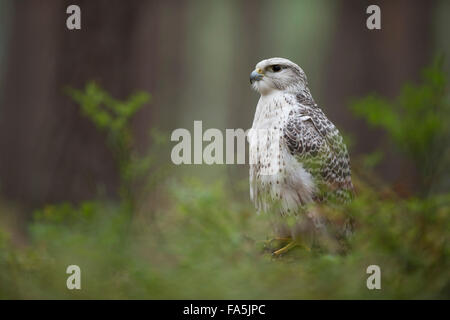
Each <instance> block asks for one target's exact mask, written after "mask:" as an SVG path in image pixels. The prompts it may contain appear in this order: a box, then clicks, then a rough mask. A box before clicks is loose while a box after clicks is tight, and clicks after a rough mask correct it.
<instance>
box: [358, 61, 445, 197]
mask: <svg viewBox="0 0 450 320" xmlns="http://www.w3.org/2000/svg"><path fill="white" fill-rule="evenodd" d="M447 94H448V92H447V79H446V74H445V73H444V72H443V59H442V58H438V59H436V61H435V62H434V63H433V65H432V66H430V67H428V68H426V69H425V70H424V72H423V82H422V84H420V85H412V84H406V85H405V86H404V87H403V89H402V91H401V93H400V95H399V96H398V97H397V98H396V99H395V100H393V101H389V100H387V99H384V98H382V97H379V96H377V95H371V96H368V97H366V98H364V99H361V100H358V101H355V102H353V103H352V106H351V108H352V110H353V111H354V113H355V114H356V115H358V116H360V117H363V118H364V119H366V120H367V122H368V123H369V124H370V125H372V126H375V127H381V128H383V129H384V130H386V132H387V133H388V134H389V136H390V138H391V139H392V141H393V142H394V143H395V145H396V147H397V148H398V149H399V150H400V151H402V152H403V153H405V154H406V155H407V156H408V157H409V158H410V159H411V160H413V161H414V163H415V166H416V168H417V170H418V171H419V173H420V174H421V181H422V184H423V185H422V191H425V190H428V189H429V188H430V184H431V183H432V182H434V179H436V176H437V175H438V174H439V173H440V172H441V171H442V170H446V168H445V166H444V165H443V163H444V161H443V160H445V161H448V160H449V159H448V152H447V151H446V148H442V146H446V145H448V144H449V142H450V131H449V128H450V126H449V125H450V121H449V119H450V101H449V99H448V95H447ZM446 163H447V164H448V162H446Z"/></svg>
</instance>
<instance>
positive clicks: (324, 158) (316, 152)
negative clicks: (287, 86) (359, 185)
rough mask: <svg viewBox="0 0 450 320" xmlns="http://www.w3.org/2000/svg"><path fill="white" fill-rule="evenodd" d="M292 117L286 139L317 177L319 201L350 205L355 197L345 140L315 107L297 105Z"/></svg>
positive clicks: (288, 144) (284, 132)
mask: <svg viewBox="0 0 450 320" xmlns="http://www.w3.org/2000/svg"><path fill="white" fill-rule="evenodd" d="M298 103H299V108H296V109H294V110H293V111H291V112H290V113H289V116H288V119H287V121H286V124H285V126H284V131H283V137H284V141H285V143H286V145H287V147H288V149H289V151H290V153H291V154H292V155H293V156H295V157H296V158H297V159H298V161H300V162H301V163H302V165H303V166H304V167H305V169H306V170H308V171H309V172H310V173H311V175H312V176H313V177H314V179H315V181H316V184H317V185H318V187H319V193H318V194H317V195H316V200H317V201H321V200H324V199H330V197H334V198H337V200H340V201H347V200H348V199H350V198H351V197H352V195H353V185H352V181H351V172H350V158H349V155H348V152H347V148H346V146H345V144H344V141H343V139H342V136H341V135H340V133H339V131H338V129H337V128H336V127H335V126H334V125H333V123H332V122H331V121H330V120H328V119H327V117H326V116H325V115H324V113H323V112H322V111H321V110H320V109H319V108H318V107H317V106H316V105H311V106H306V105H304V104H301V101H298Z"/></svg>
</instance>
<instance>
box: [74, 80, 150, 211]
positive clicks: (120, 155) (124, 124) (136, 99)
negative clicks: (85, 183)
mask: <svg viewBox="0 0 450 320" xmlns="http://www.w3.org/2000/svg"><path fill="white" fill-rule="evenodd" d="M66 91H67V94H68V95H69V96H70V97H72V99H73V100H74V101H76V102H77V103H78V104H79V105H80V108H81V111H82V113H83V115H85V116H86V117H87V118H88V119H89V120H91V121H92V123H93V124H94V125H95V126H96V128H98V129H99V130H100V131H102V132H106V134H107V141H108V145H109V147H110V149H111V151H112V152H113V155H114V156H115V159H116V161H117V164H118V168H119V172H120V177H121V181H122V187H121V195H122V196H123V197H125V198H126V199H132V190H131V186H130V183H131V182H132V178H133V174H132V171H133V168H134V167H136V164H135V161H140V160H141V159H140V158H139V157H137V156H136V155H135V153H134V152H133V139H132V132H131V127H130V120H131V118H132V117H133V116H134V115H135V114H136V112H138V111H139V110H140V109H141V108H142V107H143V106H144V105H145V104H146V103H148V102H149V100H150V95H149V94H148V93H146V92H138V93H135V94H133V95H131V96H130V97H129V98H128V99H127V100H126V101H119V100H116V99H114V98H112V97H111V96H110V95H109V93H108V92H106V91H105V90H103V89H102V88H101V87H100V86H99V85H97V84H96V83H95V82H90V83H88V84H87V85H86V87H85V89H84V91H80V90H76V89H73V88H67V89H66ZM130 202H132V201H130Z"/></svg>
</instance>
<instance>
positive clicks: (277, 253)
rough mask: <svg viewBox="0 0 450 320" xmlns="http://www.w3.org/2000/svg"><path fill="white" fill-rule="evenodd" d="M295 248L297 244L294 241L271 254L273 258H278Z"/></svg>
mask: <svg viewBox="0 0 450 320" xmlns="http://www.w3.org/2000/svg"><path fill="white" fill-rule="evenodd" d="M296 246H298V243H297V242H296V241H291V242H289V243H288V244H287V245H285V246H284V247H282V248H281V249H278V250H276V251H274V252H273V253H272V254H273V255H274V256H277V257H279V256H280V255H281V254H283V253H286V252H288V251H289V250H291V249H292V248H294V247H296Z"/></svg>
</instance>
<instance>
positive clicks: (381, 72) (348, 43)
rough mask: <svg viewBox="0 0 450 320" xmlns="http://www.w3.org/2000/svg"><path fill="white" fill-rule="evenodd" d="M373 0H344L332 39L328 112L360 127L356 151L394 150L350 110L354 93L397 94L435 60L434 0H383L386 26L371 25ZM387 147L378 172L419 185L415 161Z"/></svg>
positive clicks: (339, 120)
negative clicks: (433, 35) (372, 26)
mask: <svg viewBox="0 0 450 320" xmlns="http://www.w3.org/2000/svg"><path fill="white" fill-rule="evenodd" d="M370 4H373V2H371V1H361V0H342V1H341V2H340V7H339V13H338V17H337V20H336V21H337V25H336V29H335V30H336V31H335V36H334V42H333V43H332V46H331V50H330V55H329V63H328V66H327V67H325V68H324V72H326V75H327V76H326V77H325V79H327V81H326V83H325V84H324V86H325V88H324V89H323V91H324V93H325V96H324V101H323V104H324V106H325V107H326V108H327V109H326V111H327V114H328V115H329V116H330V118H331V119H333V120H335V121H336V123H337V125H338V126H339V127H342V128H343V130H344V131H349V132H350V131H351V132H358V136H355V139H357V140H356V141H355V142H356V145H355V146H354V147H353V148H352V150H351V151H352V153H353V154H358V153H367V152H372V151H374V150H375V149H376V148H377V147H379V148H381V149H382V150H383V151H386V150H389V148H388V147H389V144H387V140H386V138H385V137H384V134H383V133H382V132H381V131H379V130H372V129H369V128H368V127H367V123H366V122H365V121H364V120H362V119H356V118H355V117H354V116H353V115H352V114H351V112H350V111H349V109H348V105H349V102H350V101H351V99H352V98H359V97H363V96H365V95H367V94H370V93H378V94H380V95H382V96H387V97H391V98H392V97H394V96H396V95H397V94H398V93H399V90H400V89H401V87H402V85H403V84H404V83H405V82H407V81H415V80H418V79H419V77H420V71H421V70H422V68H423V67H424V66H426V65H427V64H428V63H429V62H430V61H431V52H430V51H429V48H431V47H432V46H431V40H432V37H431V35H432V31H433V30H432V20H431V19H432V9H433V7H434V5H435V2H434V1H420V2H414V3H411V2H410V1H406V0H400V1H386V0H385V1H378V2H377V3H376V4H377V5H378V6H379V7H380V8H381V30H369V29H367V28H366V19H367V17H369V15H368V14H366V8H367V7H368V6H369V5H370ZM405 161H406V160H405V159H400V158H399V157H398V154H395V152H392V150H391V151H388V152H387V154H386V156H385V158H384V161H383V164H382V165H381V166H380V168H379V172H380V173H381V174H382V175H383V176H384V177H385V178H387V179H388V180H389V181H392V182H394V181H396V180H400V178H401V179H402V180H405V181H406V184H408V185H409V186H408V187H407V188H414V172H413V169H412V168H411V164H408V163H406V167H407V168H408V169H405Z"/></svg>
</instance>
